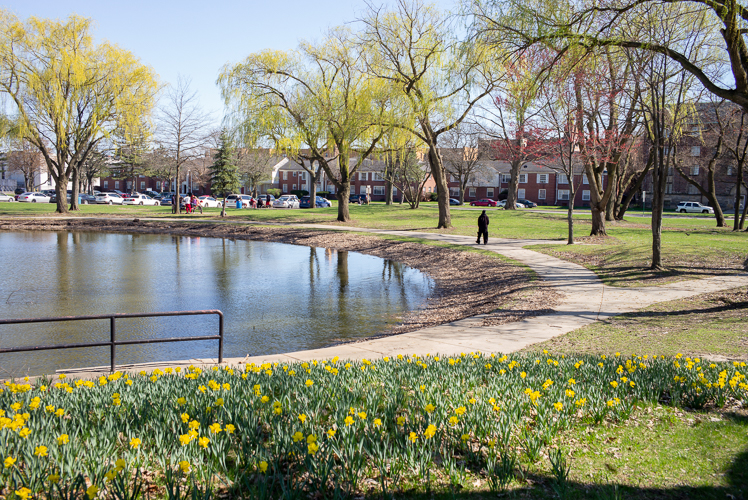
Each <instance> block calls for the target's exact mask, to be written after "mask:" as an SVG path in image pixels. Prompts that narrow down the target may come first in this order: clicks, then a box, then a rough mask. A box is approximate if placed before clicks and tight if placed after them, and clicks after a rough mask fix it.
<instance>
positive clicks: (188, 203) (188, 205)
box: [184, 194, 192, 214]
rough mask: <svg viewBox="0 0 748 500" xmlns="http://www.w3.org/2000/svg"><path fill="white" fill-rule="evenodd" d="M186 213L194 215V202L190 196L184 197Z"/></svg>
mask: <svg viewBox="0 0 748 500" xmlns="http://www.w3.org/2000/svg"><path fill="white" fill-rule="evenodd" d="M184 211H185V212H186V213H188V214H189V213H192V202H191V201H190V195H189V194H188V195H186V196H185V197H184Z"/></svg>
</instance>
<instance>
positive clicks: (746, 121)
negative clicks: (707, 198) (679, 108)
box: [716, 107, 748, 231]
mask: <svg viewBox="0 0 748 500" xmlns="http://www.w3.org/2000/svg"><path fill="white" fill-rule="evenodd" d="M716 120H717V127H719V134H720V135H724V136H726V139H725V141H724V147H725V150H726V151H727V156H728V157H730V158H732V159H733V160H734V161H735V163H734V168H735V206H734V215H735V220H734V221H733V225H732V230H733V231H738V230H740V229H743V225H744V223H745V216H746V212H747V211H748V187H746V186H745V181H744V177H743V176H744V175H745V168H746V161H747V160H748V112H746V111H745V109H743V108H737V107H735V108H733V107H728V108H727V110H726V112H725V113H718V114H717V115H716ZM744 188H745V191H746V196H745V198H744V197H743V195H742V190H743V189H744ZM741 203H742V204H743V213H742V214H741V213H740V204H741Z"/></svg>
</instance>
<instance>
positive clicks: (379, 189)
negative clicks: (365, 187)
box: [374, 186, 384, 196]
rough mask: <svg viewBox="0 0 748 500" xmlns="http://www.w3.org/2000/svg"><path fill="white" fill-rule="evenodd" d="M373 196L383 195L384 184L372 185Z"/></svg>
mask: <svg viewBox="0 0 748 500" xmlns="http://www.w3.org/2000/svg"><path fill="white" fill-rule="evenodd" d="M374 195H375V196H384V186H374Z"/></svg>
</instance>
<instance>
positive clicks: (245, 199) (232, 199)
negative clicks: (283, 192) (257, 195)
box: [226, 194, 264, 208]
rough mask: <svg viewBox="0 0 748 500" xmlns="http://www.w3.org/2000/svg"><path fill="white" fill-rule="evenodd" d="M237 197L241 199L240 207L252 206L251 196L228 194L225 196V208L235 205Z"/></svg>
mask: <svg viewBox="0 0 748 500" xmlns="http://www.w3.org/2000/svg"><path fill="white" fill-rule="evenodd" d="M263 196H264V195H263ZM239 199H241V200H242V208H249V207H251V206H252V197H251V196H249V195H248V194H230V195H228V196H227V197H226V208H229V207H231V208H234V207H236V201H237V200H239Z"/></svg>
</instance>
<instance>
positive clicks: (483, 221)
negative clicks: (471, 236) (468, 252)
mask: <svg viewBox="0 0 748 500" xmlns="http://www.w3.org/2000/svg"><path fill="white" fill-rule="evenodd" d="M481 235H483V244H484V245H488V215H486V211H485V210H484V211H483V213H482V214H480V217H478V239H477V240H475V242H476V243H477V244H478V245H480V237H481Z"/></svg>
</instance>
